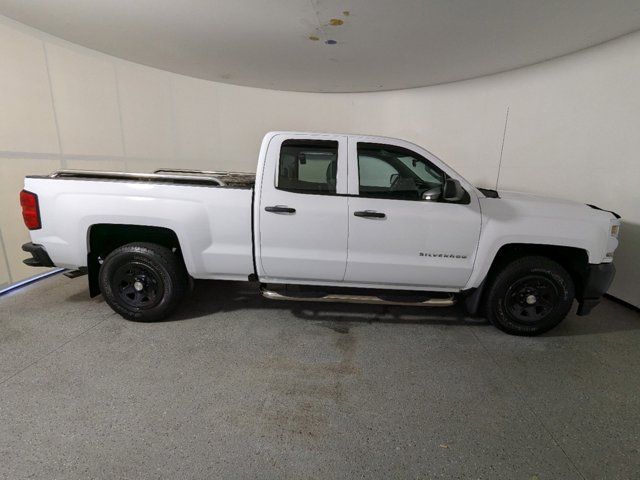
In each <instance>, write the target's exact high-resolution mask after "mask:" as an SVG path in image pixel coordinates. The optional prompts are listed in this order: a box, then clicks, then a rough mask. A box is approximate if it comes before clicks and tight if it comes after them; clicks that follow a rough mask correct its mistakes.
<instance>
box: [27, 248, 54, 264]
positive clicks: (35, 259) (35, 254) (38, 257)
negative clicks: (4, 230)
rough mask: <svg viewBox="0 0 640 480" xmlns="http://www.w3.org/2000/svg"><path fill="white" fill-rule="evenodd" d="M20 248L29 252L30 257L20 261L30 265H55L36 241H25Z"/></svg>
mask: <svg viewBox="0 0 640 480" xmlns="http://www.w3.org/2000/svg"><path fill="white" fill-rule="evenodd" d="M22 250H24V251H25V252H28V253H30V254H31V258H25V259H24V260H23V261H22V262H23V263H24V264H25V265H29V266H30V267H55V265H54V264H53V262H52V261H51V258H50V257H49V254H48V253H47V250H46V249H45V248H44V247H43V246H42V245H38V244H37V243H31V242H29V243H25V244H24V245H22Z"/></svg>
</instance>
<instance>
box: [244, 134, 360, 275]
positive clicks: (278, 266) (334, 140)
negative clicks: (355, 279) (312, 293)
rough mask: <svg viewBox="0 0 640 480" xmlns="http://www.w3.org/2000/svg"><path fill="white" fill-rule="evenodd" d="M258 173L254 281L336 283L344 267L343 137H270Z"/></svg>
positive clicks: (345, 157)
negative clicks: (258, 279)
mask: <svg viewBox="0 0 640 480" xmlns="http://www.w3.org/2000/svg"><path fill="white" fill-rule="evenodd" d="M261 173H262V176H261V178H256V181H261V182H262V183H261V185H260V189H259V191H258V190H257V191H256V194H259V196H260V198H256V203H257V207H258V208H257V209H255V210H254V216H255V217H256V220H257V222H256V228H257V229H258V230H257V235H255V237H254V238H256V240H257V241H256V243H257V245H256V256H257V259H256V267H257V269H258V275H259V276H260V278H261V279H263V280H266V281H282V282H295V281H297V282H300V281H325V282H341V281H342V280H343V279H344V273H345V268H346V263H347V228H348V220H347V215H348V205H347V197H346V193H347V137H345V136H338V135H304V134H295V135H276V136H274V137H273V138H272V139H271V140H270V142H269V144H268V146H267V148H266V157H265V160H264V164H263V166H262V172H261ZM258 175H260V172H258Z"/></svg>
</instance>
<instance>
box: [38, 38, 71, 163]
mask: <svg viewBox="0 0 640 480" xmlns="http://www.w3.org/2000/svg"><path fill="white" fill-rule="evenodd" d="M42 51H43V52H44V64H45V68H46V70H47V79H48V81H49V95H51V108H52V109H53V122H54V123H55V126H56V136H57V138H58V151H59V152H60V155H61V157H60V166H61V167H62V168H65V167H66V163H65V159H64V157H62V152H63V150H62V138H61V136H60V125H59V124H58V112H57V110H56V100H55V97H54V96H53V82H52V81H51V70H50V68H49V54H48V52H47V44H46V43H45V42H42Z"/></svg>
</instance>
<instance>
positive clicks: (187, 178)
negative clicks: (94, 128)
mask: <svg viewBox="0 0 640 480" xmlns="http://www.w3.org/2000/svg"><path fill="white" fill-rule="evenodd" d="M49 178H72V179H73V178H75V179H79V180H81V179H86V180H131V181H138V182H144V181H147V182H162V183H178V184H195V185H213V186H220V187H224V186H226V183H225V182H224V181H223V180H222V179H220V178H217V177H215V176H214V175H208V174H207V175H202V174H201V175H185V174H181V173H180V174H179V173H177V172H176V173H175V174H173V175H170V174H163V173H129V172H108V171H96V170H58V171H56V172H53V173H52V174H50V175H49Z"/></svg>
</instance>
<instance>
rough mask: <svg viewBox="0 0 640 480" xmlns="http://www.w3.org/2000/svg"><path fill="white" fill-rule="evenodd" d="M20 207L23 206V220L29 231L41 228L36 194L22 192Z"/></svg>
mask: <svg viewBox="0 0 640 480" xmlns="http://www.w3.org/2000/svg"><path fill="white" fill-rule="evenodd" d="M20 206H22V218H23V219H24V224H25V225H26V226H27V228H28V229H29V230H38V229H39V228H41V227H42V224H41V223H40V207H39V206H38V196H37V195H36V194H35V193H31V192H28V191H26V190H22V191H21V192H20Z"/></svg>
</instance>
